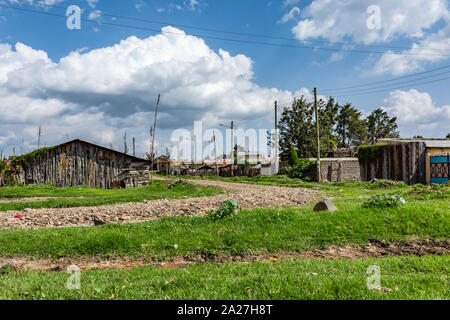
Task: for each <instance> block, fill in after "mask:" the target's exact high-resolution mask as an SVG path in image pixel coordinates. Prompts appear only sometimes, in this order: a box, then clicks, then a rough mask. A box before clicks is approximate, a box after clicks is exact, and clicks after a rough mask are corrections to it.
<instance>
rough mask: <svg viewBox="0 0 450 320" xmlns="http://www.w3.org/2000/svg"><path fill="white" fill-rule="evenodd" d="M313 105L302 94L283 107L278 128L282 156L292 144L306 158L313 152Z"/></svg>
mask: <svg viewBox="0 0 450 320" xmlns="http://www.w3.org/2000/svg"><path fill="white" fill-rule="evenodd" d="M313 119H314V106H313V104H312V103H310V102H308V101H306V99H305V98H304V97H303V96H302V97H301V98H300V99H294V102H293V103H292V106H291V107H288V108H284V110H283V112H282V115H281V118H280V121H279V123H278V128H279V134H280V139H279V144H280V149H281V154H282V156H283V158H286V156H287V155H288V153H289V150H290V149H291V146H293V147H294V148H295V149H296V150H297V152H298V154H299V156H300V157H302V158H308V157H310V156H312V155H313V154H314V150H315V149H316V148H315V147H314V141H315V135H314V132H315V126H314V122H313Z"/></svg>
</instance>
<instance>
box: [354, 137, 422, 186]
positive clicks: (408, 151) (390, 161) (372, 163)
mask: <svg viewBox="0 0 450 320" xmlns="http://www.w3.org/2000/svg"><path fill="white" fill-rule="evenodd" d="M425 152H426V148H425V144H424V143H423V142H407V143H398V144H387V145H385V147H384V148H383V152H381V153H380V154H379V155H378V157H376V158H375V159H372V160H369V161H367V162H363V163H360V166H361V179H362V180H363V181H370V180H372V179H373V178H377V179H391V180H397V181H403V182H405V183H406V184H409V185H412V184H416V183H426V176H425Z"/></svg>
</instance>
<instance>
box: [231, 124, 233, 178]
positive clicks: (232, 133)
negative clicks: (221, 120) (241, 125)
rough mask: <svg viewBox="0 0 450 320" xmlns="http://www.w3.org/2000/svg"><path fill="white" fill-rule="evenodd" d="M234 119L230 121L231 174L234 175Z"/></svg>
mask: <svg viewBox="0 0 450 320" xmlns="http://www.w3.org/2000/svg"><path fill="white" fill-rule="evenodd" d="M233 169H234V121H231V176H232V177H233V176H234V172H233Z"/></svg>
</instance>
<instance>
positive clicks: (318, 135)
mask: <svg viewBox="0 0 450 320" xmlns="http://www.w3.org/2000/svg"><path fill="white" fill-rule="evenodd" d="M314 110H315V112H316V133H317V182H321V180H322V175H321V173H320V133H319V111H318V110H317V89H316V88H314Z"/></svg>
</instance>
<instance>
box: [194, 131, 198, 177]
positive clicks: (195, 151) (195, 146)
mask: <svg viewBox="0 0 450 320" xmlns="http://www.w3.org/2000/svg"><path fill="white" fill-rule="evenodd" d="M194 171H195V177H196V178H197V136H196V135H195V134H194Z"/></svg>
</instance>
